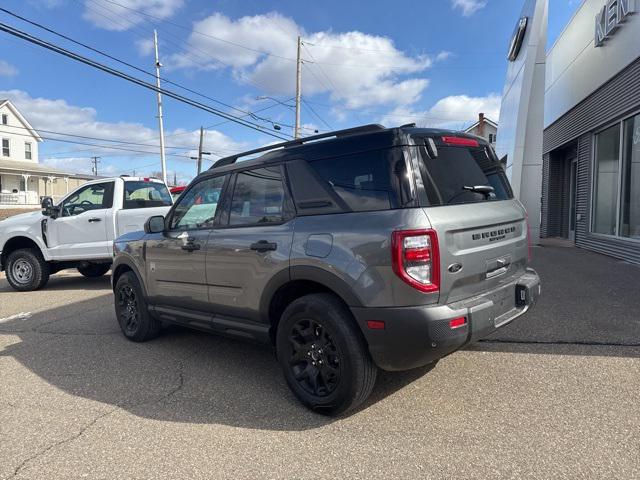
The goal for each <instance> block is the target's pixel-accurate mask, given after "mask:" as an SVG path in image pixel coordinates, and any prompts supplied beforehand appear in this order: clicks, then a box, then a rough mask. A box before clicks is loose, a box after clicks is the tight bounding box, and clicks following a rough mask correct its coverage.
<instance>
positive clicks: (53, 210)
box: [40, 197, 59, 218]
mask: <svg viewBox="0 0 640 480" xmlns="http://www.w3.org/2000/svg"><path fill="white" fill-rule="evenodd" d="M40 205H41V207H42V215H44V216H46V217H52V218H56V217H57V216H58V211H59V209H58V207H56V206H55V205H54V204H53V199H52V198H51V197H44V198H43V199H42V203H41V204H40Z"/></svg>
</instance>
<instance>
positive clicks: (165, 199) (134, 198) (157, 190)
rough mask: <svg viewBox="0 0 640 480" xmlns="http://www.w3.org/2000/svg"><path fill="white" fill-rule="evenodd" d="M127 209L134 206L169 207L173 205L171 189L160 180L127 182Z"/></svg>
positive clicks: (125, 189)
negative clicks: (159, 181)
mask: <svg viewBox="0 0 640 480" xmlns="http://www.w3.org/2000/svg"><path fill="white" fill-rule="evenodd" d="M122 205H123V208H124V209H125V210H128V209H132V208H151V207H167V206H170V205H172V201H171V195H170V194H169V190H168V189H167V187H166V186H165V185H164V184H163V183H158V182H125V183H124V202H123V204H122Z"/></svg>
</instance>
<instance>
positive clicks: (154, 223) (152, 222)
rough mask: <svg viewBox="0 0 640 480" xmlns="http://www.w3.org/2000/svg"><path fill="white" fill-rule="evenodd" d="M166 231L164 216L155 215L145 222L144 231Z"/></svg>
mask: <svg viewBox="0 0 640 480" xmlns="http://www.w3.org/2000/svg"><path fill="white" fill-rule="evenodd" d="M163 231H164V217H163V216H162V215H155V216H153V217H149V218H148V219H147V221H146V222H144V233H160V232H163Z"/></svg>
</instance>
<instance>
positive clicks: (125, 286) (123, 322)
mask: <svg viewBox="0 0 640 480" xmlns="http://www.w3.org/2000/svg"><path fill="white" fill-rule="evenodd" d="M114 293H115V309H116V318H117V320H118V324H119V325H120V329H121V330H122V333H123V334H124V336H125V337H127V338H128V339H129V340H131V341H133V342H146V341H147V340H151V339H152V338H155V337H157V336H158V335H159V334H160V322H158V320H157V319H155V318H154V317H153V316H152V315H151V314H150V313H149V308H148V305H147V301H146V299H145V298H144V294H143V292H142V288H141V287H140V283H139V282H138V278H137V277H136V276H135V274H134V273H133V272H126V273H123V274H122V276H121V277H120V278H119V279H118V282H117V283H116V288H115V291H114Z"/></svg>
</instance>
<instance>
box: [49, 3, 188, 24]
mask: <svg viewBox="0 0 640 480" xmlns="http://www.w3.org/2000/svg"><path fill="white" fill-rule="evenodd" d="M49 1H56V0H49ZM117 3H118V5H117V4H115V3H113V2H109V1H108V0H85V3H84V8H85V9H84V14H83V17H84V19H85V20H88V21H89V22H91V23H93V24H94V25H95V26H96V27H99V28H104V29H105V30H114V31H123V30H129V29H130V28H132V27H135V26H136V25H138V24H140V23H142V22H144V21H145V20H146V17H145V15H144V14H146V15H151V16H153V17H157V18H160V19H165V18H169V17H171V16H173V14H174V13H175V12H176V11H177V10H178V9H180V8H181V7H182V6H183V5H184V0H118V2H117ZM133 10H136V11H138V12H142V14H140V13H137V12H134V11H133Z"/></svg>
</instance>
